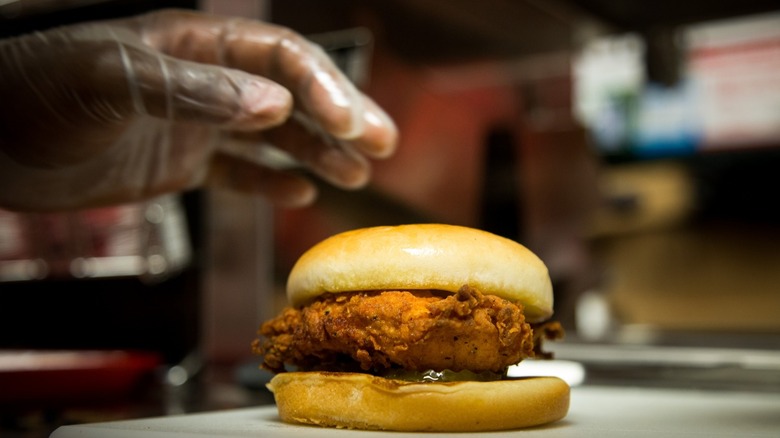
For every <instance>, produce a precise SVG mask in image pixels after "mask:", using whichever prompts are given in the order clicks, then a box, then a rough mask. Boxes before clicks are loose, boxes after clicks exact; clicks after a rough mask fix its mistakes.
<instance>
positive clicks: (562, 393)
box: [268, 372, 570, 432]
mask: <svg viewBox="0 0 780 438" xmlns="http://www.w3.org/2000/svg"><path fill="white" fill-rule="evenodd" d="M268 388H269V389H270V390H271V391H272V392H273V393H274V397H275V399H276V404H277V407H278V410H279V416H280V417H281V419H282V421H285V422H289V423H301V424H311V425H318V426H327V427H337V428H348V429H364V430H395V431H408V432H419V431H430V432H434V431H437V432H481V431H490V430H509V429H520V428H525V427H531V426H538V425H541V424H546V423H550V422H553V421H556V420H560V419H561V418H563V417H564V416H566V414H567V412H568V410H569V392H570V388H569V385H568V384H567V383H566V382H564V381H563V380H561V379H559V378H557V377H529V378H523V379H516V380H498V381H492V382H474V381H469V382H453V383H410V382H404V381H401V380H391V379H385V378H382V377H375V376H371V375H368V374H360V373H331V372H291V373H282V374H278V375H276V376H275V377H274V378H273V379H272V380H271V381H270V383H269V384H268Z"/></svg>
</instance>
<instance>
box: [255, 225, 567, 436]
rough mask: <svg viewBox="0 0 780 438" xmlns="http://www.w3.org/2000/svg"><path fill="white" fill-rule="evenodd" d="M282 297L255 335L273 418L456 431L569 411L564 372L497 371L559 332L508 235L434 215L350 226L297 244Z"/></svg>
mask: <svg viewBox="0 0 780 438" xmlns="http://www.w3.org/2000/svg"><path fill="white" fill-rule="evenodd" d="M287 297H288V299H289V301H290V304H291V306H290V307H288V308H286V309H285V310H284V311H283V312H282V313H281V314H280V315H279V316H277V317H276V318H274V319H272V320H270V321H268V322H266V323H264V324H263V325H262V326H261V327H260V330H259V336H258V339H256V340H255V342H254V344H253V350H254V351H255V353H257V354H258V355H260V356H262V358H263V367H264V368H266V369H268V370H271V371H273V372H274V373H277V374H276V375H275V376H274V377H273V379H272V380H271V381H270V383H269V384H268V387H269V389H270V390H271V391H272V392H273V393H274V397H275V400H276V404H277V407H278V410H279V415H280V418H281V419H282V420H283V421H285V422H291V423H303V424H314V425H320V426H329V427H339V428H352V429H380V430H398V431H458V432H465V431H488V430H503V429H515V428H522V427H529V426H535V425H540V424H545V423H549V422H552V421H556V420H559V419H561V418H563V417H564V416H565V415H566V413H567V411H568V407H569V386H568V385H567V384H566V382H564V381H563V380H560V379H558V378H555V377H533V378H516V379H513V378H508V377H507V375H506V371H507V368H508V367H509V366H511V365H514V364H517V363H519V362H520V361H522V360H523V359H526V358H545V357H547V356H546V355H545V353H543V352H542V350H541V341H542V339H543V338H556V337H559V336H560V335H562V330H561V328H560V325H559V324H557V323H555V322H550V320H549V318H550V316H551V315H552V300H553V298H552V287H551V283H550V278H549V274H548V272H547V268H546V266H545V265H544V263H543V262H542V261H541V260H540V259H539V258H538V257H537V256H536V255H534V254H533V253H532V252H531V251H530V250H528V249H527V248H525V247H524V246H522V245H520V244H518V243H516V242H514V241H512V240H509V239H505V238H503V237H500V236H497V235H494V234H491V233H487V232H485V231H481V230H477V229H473V228H467V227H461V226H453V225H442V224H412V225H401V226H387V227H373V228H364V229H359V230H354V231H348V232H345V233H341V234H337V235H335V236H332V237H330V238H328V239H325V240H324V241H322V242H320V243H319V244H317V245H315V246H313V247H312V248H311V249H309V250H308V251H307V252H306V253H304V254H303V255H302V256H301V258H300V259H299V260H298V261H297V262H296V264H295V266H294V267H293V269H292V271H291V272H290V276H289V278H288V282H287Z"/></svg>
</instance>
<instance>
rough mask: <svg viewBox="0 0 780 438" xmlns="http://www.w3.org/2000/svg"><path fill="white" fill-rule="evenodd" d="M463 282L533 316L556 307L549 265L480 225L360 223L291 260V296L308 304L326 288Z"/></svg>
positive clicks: (448, 286) (445, 286) (441, 286)
mask: <svg viewBox="0 0 780 438" xmlns="http://www.w3.org/2000/svg"><path fill="white" fill-rule="evenodd" d="M463 285H469V286H472V287H474V288H476V289H478V290H479V291H481V292H482V293H484V294H488V295H496V296H498V297H501V298H504V299H507V300H510V301H519V302H520V303H521V304H522V305H523V307H524V308H525V311H524V313H525V316H526V319H527V320H528V321H529V322H539V321H543V320H545V319H547V318H549V317H550V316H551V315H552V313H553V309H552V306H553V294H552V285H551V282H550V276H549V273H548V271H547V267H546V266H545V265H544V263H543V262H542V261H541V260H540V259H539V257H537V256H536V255H535V254H534V253H532V252H531V251H530V250H528V249H527V248H526V247H524V246H523V245H520V244H519V243H517V242H514V241H512V240H509V239H506V238H504V237H500V236H497V235H495V234H491V233H488V232H486V231H481V230H477V229H474V228H468V227H462V226H456V225H442V224H412V225H399V226H385V227H372V228H362V229H357V230H353V231H347V232H344V233H341V234H337V235H334V236H331V237H329V238H327V239H325V240H323V241H322V242H320V243H318V244H317V245H315V246H313V247H312V248H311V249H309V250H308V251H306V252H305V253H304V254H303V255H302V256H301V257H300V258H299V259H298V261H297V262H296V264H295V266H293V269H292V271H291V272H290V276H289V278H288V281H287V298H288V299H289V301H290V303H291V304H292V305H293V306H296V307H299V306H303V305H306V304H308V303H309V302H311V301H312V300H314V299H315V298H317V297H318V296H320V295H322V294H324V293H342V292H354V291H363V290H420V289H435V290H442V291H447V292H452V293H455V292H457V291H458V289H460V288H461V287H462V286H463Z"/></svg>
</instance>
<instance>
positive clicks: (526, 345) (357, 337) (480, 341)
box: [253, 286, 534, 372]
mask: <svg viewBox="0 0 780 438" xmlns="http://www.w3.org/2000/svg"><path fill="white" fill-rule="evenodd" d="M259 334H260V337H259V339H257V340H255V342H254V344H253V348H254V350H255V352H256V353H257V354H259V355H261V356H263V358H264V367H265V368H267V369H270V370H272V371H274V372H280V371H284V370H285V365H292V366H295V367H297V368H298V369H308V370H312V369H320V370H333V369H345V365H344V364H345V363H347V364H348V363H350V362H351V363H352V367H353V368H359V369H362V370H364V371H381V370H385V369H388V368H403V369H407V370H417V371H425V370H429V369H433V370H444V369H450V370H454V371H460V370H471V371H475V372H481V371H492V372H503V371H504V370H505V369H506V367H507V366H509V365H512V364H516V363H518V362H520V361H521V360H522V359H524V358H527V357H533V355H534V339H533V332H532V329H531V326H530V325H529V324H528V323H526V321H525V317H524V316H523V310H522V305H520V304H518V303H512V302H509V301H507V300H505V299H502V298H499V297H496V296H492V295H483V294H482V293H481V292H479V291H478V290H475V289H473V288H470V287H468V286H464V287H462V288H461V289H460V291H459V292H458V293H456V294H443V293H439V292H434V291H372V292H354V293H342V294H332V295H324V296H322V297H321V298H320V299H319V300H318V301H315V302H314V303H312V304H310V305H308V306H306V307H304V308H302V309H293V308H287V309H285V310H284V311H283V312H282V314H281V315H280V316H278V317H277V318H275V319H273V320H271V321H268V322H267V323H265V324H263V325H262V326H261V328H260V330H259ZM346 367H347V368H349V365H346Z"/></svg>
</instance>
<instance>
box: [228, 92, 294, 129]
mask: <svg viewBox="0 0 780 438" xmlns="http://www.w3.org/2000/svg"><path fill="white" fill-rule="evenodd" d="M240 93H241V107H242V108H243V110H244V111H243V112H242V113H241V114H239V116H238V117H237V118H236V119H235V120H234V126H233V127H234V128H236V129H241V128H244V129H265V128H270V127H274V126H278V125H280V124H282V123H284V121H286V120H287V119H288V118H289V117H290V114H291V113H292V109H293V97H292V94H291V93H290V91H289V90H287V89H286V88H284V87H282V86H281V85H279V84H276V83H273V82H270V81H257V80H256V81H250V82H248V83H247V84H246V85H245V86H243V87H242V88H241V90H240Z"/></svg>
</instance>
